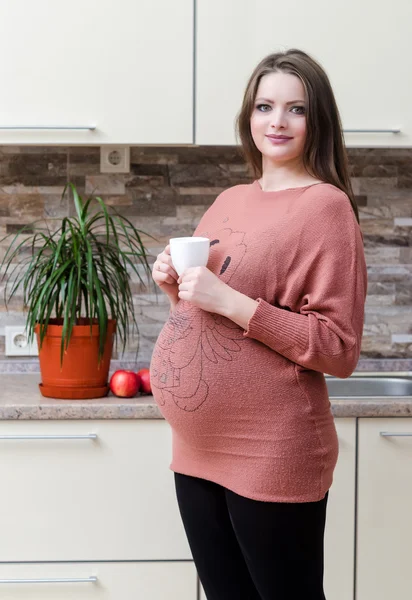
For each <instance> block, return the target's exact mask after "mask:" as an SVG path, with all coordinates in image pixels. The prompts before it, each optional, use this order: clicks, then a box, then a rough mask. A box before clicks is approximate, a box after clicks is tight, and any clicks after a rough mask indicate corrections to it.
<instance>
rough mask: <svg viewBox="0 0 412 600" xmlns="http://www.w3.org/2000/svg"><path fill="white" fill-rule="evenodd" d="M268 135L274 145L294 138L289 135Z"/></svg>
mask: <svg viewBox="0 0 412 600" xmlns="http://www.w3.org/2000/svg"><path fill="white" fill-rule="evenodd" d="M266 137H267V139H268V140H269V142H271V143H272V144H273V145H274V146H278V145H281V144H286V143H287V142H289V141H290V140H293V138H291V137H288V136H287V135H267V136H266Z"/></svg>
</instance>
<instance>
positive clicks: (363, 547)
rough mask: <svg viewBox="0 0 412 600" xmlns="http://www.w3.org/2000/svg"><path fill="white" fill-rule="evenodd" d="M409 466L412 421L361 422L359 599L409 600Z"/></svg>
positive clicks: (411, 576)
mask: <svg viewBox="0 0 412 600" xmlns="http://www.w3.org/2000/svg"><path fill="white" fill-rule="evenodd" d="M382 433H384V434H389V435H382ZM411 465H412V418H389V419H366V418H365V419H360V420H359V487H358V494H359V500H358V541H357V596H356V598H357V600H370V599H371V598H373V600H388V599H389V598H394V599H395V598H396V600H410V598H411V590H412V572H411V540H412V519H411V506H412V477H411V474H412V466H411Z"/></svg>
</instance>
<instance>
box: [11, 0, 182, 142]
mask: <svg viewBox="0 0 412 600" xmlns="http://www.w3.org/2000/svg"><path fill="white" fill-rule="evenodd" d="M0 9H1V20H0V52H1V56H2V57H3V60H2V61H1V63H0V78H1V82H2V91H1V96H0V144H71V145H76V144H90V145H91V144H106V143H111V144H112V143H119V144H187V143H192V141H193V0H174V1H173V2H170V0H158V1H157V2H153V0H138V1H133V0H117V1H116V2H112V1H109V0H71V1H70V2H67V1H66V0H54V2H50V1H49V0H36V2H28V1H27V0H13V1H12V2H10V0H0ZM94 126H95V127H96V129H95V130H92V129H88V128H89V127H94ZM4 127H11V128H15V127H35V128H39V127H46V128H48V127H58V128H59V129H56V130H53V129H51V130H50V129H45V130H42V129H32V130H31V129H23V130H19V129H3V128H4ZM64 127H68V128H71V127H75V128H76V127H77V128H78V127H85V128H86V129H85V130H82V129H63V128H64Z"/></svg>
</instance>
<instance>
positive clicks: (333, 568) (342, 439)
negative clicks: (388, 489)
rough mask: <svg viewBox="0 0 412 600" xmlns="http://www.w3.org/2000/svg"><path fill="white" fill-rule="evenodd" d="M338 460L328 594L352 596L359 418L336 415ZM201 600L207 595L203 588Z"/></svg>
mask: <svg viewBox="0 0 412 600" xmlns="http://www.w3.org/2000/svg"><path fill="white" fill-rule="evenodd" d="M335 424H336V430H337V433H338V438H339V460H338V463H337V465H336V469H335V473H334V480H333V485H332V487H331V489H330V491H329V498H328V507H327V517H326V528H325V578H324V583H325V595H326V598H327V599H328V600H329V599H330V600H352V599H353V577H354V573H353V571H354V568H353V565H354V552H355V549H354V548H355V464H356V419H336V420H335ZM200 598H201V600H206V595H205V593H204V591H203V589H202V590H201V596H200Z"/></svg>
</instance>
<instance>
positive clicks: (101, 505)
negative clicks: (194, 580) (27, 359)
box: [0, 419, 191, 593]
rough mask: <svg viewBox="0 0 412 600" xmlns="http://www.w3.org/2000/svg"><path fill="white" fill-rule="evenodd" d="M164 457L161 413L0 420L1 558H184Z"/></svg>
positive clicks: (167, 453)
mask: <svg viewBox="0 0 412 600" xmlns="http://www.w3.org/2000/svg"><path fill="white" fill-rule="evenodd" d="M90 434H92V435H94V434H96V435H97V438H96V439H93V438H91V439H89V438H87V436H88V435H90ZM9 436H11V437H9ZM16 436H22V437H17V439H15V438H16ZM30 436H41V437H42V436H51V437H48V438H47V439H38V438H36V437H35V438H34V439H33V438H31V437H30ZM65 436H68V437H67V439H65ZM70 436H73V437H70ZM79 436H86V437H85V438H82V437H79ZM170 457H171V435H170V428H169V426H168V424H167V423H166V422H165V421H163V420H160V419H159V420H120V421H114V420H113V421H110V420H105V421H103V420H102V421H84V420H82V421H20V422H15V421H13V422H12V421H2V422H1V423H0V481H1V489H2V493H1V495H0V531H1V532H2V534H1V539H2V542H1V544H0V561H2V562H3V561H18V562H21V561H63V560H64V561H66V560H68V561H73V560H90V561H96V560H156V559H160V560H161V559H178V560H181V559H191V554H190V550H189V546H188V544H187V541H186V536H185V533H184V529H183V525H182V523H181V519H180V515H179V510H178V506H177V501H176V497H175V489H174V480H173V473H172V472H171V471H170V469H169V464H170ZM0 593H1V592H0Z"/></svg>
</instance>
